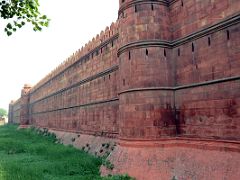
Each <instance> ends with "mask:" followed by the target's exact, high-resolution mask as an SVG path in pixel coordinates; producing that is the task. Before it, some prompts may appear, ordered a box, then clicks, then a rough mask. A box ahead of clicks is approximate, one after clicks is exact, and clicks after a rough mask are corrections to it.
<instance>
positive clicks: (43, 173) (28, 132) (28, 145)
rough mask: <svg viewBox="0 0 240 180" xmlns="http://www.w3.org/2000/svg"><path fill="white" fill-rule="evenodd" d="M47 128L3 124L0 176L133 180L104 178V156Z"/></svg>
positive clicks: (30, 179)
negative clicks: (64, 140)
mask: <svg viewBox="0 0 240 180" xmlns="http://www.w3.org/2000/svg"><path fill="white" fill-rule="evenodd" d="M56 140H57V139H56V136H55V135H53V134H52V133H49V132H48V131H47V129H44V130H41V131H40V130H37V129H34V128H31V129H24V130H17V126H14V125H5V126H2V127H0V157H1V158H0V179H6V180H7V179H9V180H13V179H14V180H15V179H16V180H26V179H27V180H42V179H44V180H59V179H60V180H75V179H76V180H93V179H94V180H132V178H130V177H129V176H127V175H123V176H122V175H116V176H109V177H101V176H100V172H99V168H100V166H101V165H102V163H103V162H102V159H101V158H97V157H94V156H92V155H90V154H87V153H86V152H84V151H81V150H78V149H75V148H73V147H66V146H64V145H62V144H59V143H55V142H56Z"/></svg>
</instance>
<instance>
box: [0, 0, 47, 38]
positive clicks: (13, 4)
mask: <svg viewBox="0 0 240 180" xmlns="http://www.w3.org/2000/svg"><path fill="white" fill-rule="evenodd" d="M0 18H3V19H6V20H11V22H9V23H8V24H7V26H6V27H5V29H4V31H5V32H6V33H7V35H8V36H10V35H12V33H13V32H15V31H16V30H17V29H20V28H21V27H22V26H24V25H25V24H27V23H28V24H31V25H32V27H33V30H34V31H41V30H42V28H43V27H48V24H49V19H48V17H47V16H46V15H42V14H41V13H40V11H39V2H38V0H0Z"/></svg>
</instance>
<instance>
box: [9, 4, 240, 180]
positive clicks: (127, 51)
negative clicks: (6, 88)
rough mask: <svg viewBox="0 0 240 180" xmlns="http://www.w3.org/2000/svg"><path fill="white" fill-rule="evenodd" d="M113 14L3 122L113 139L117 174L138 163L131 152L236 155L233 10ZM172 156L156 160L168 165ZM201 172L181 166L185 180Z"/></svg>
mask: <svg viewBox="0 0 240 180" xmlns="http://www.w3.org/2000/svg"><path fill="white" fill-rule="evenodd" d="M119 4H120V7H119V12H118V15H119V18H118V20H117V22H116V23H113V24H112V25H111V26H110V28H106V30H105V31H102V32H101V33H100V35H97V36H96V37H95V38H93V39H92V41H89V43H87V44H86V45H85V47H82V48H81V49H80V50H78V51H77V52H76V53H74V54H73V55H72V56H71V57H70V58H68V59H67V60H66V61H64V63H62V64H61V65H60V66H58V67H57V68H56V69H55V70H53V71H52V72H51V73H50V74H49V75H47V76H46V77H45V78H43V79H42V80H41V81H40V82H39V83H38V84H37V85H35V86H34V87H32V88H31V89H30V90H29V91H28V92H27V93H26V96H27V97H28V99H26V96H25V95H24V96H23V95H22V97H21V98H20V100H19V101H17V102H15V103H12V104H10V106H9V117H11V118H10V119H11V122H20V123H21V122H23V124H30V125H34V126H38V127H46V128H49V129H54V130H59V131H65V132H67V131H69V132H75V133H82V134H88V135H97V136H108V137H113V138H116V140H118V141H119V144H120V146H119V148H118V149H117V150H116V151H115V154H113V156H114V157H113V156H112V159H111V158H110V159H111V160H112V161H113V162H114V163H115V164H116V165H117V167H118V168H119V169H118V172H124V171H123V170H124V169H128V164H127V163H130V160H131V158H132V157H130V156H131V153H132V154H134V156H137V154H141V153H143V155H144V153H145V151H144V148H143V149H141V148H140V149H135V148H139V147H148V148H150V147H154V148H155V149H154V151H152V150H149V151H148V153H146V154H145V155H146V157H150V156H151V157H152V156H155V155H156V154H155V153H154V152H155V150H156V149H158V150H159V148H160V149H161V148H163V149H162V150H163V151H164V147H168V148H169V147H173V150H172V152H173V154H175V152H177V151H178V146H181V147H184V148H195V149H204V148H205V149H208V150H209V151H212V148H213V147H214V150H216V151H221V150H222V149H226V154H227V152H228V151H234V153H235V152H240V148H239V147H240V146H239V141H240V123H239V120H240V61H239V59H240V51H239V49H240V33H239V32H240V8H239V7H240V1H233V0H223V1H221V2H220V1H217V0H202V1H197V0H172V1H167V0H155V1H150V0H147V1H143V0H119ZM26 107H28V109H26ZM24 108H25V109H24ZM22 115H25V116H24V117H27V119H28V121H27V122H25V121H22V120H23V119H24V118H22ZM190 142H191V143H190ZM201 142H205V144H206V145H204V147H203V146H201V145H200V144H201ZM159 143H160V144H159ZM189 143H190V145H189ZM131 144H132V145H131ZM155 145H156V146H157V147H156V146H155ZM200 146H201V147H200ZM229 146H231V147H229ZM232 147H234V148H233V149H234V150H233V149H232ZM158 150H157V151H158ZM183 151H186V150H185V149H184V150H183ZM202 151H203V153H205V154H211V153H210V152H209V151H204V150H202ZM146 152H147V151H146ZM196 152H197V151H196ZM122 154H124V157H123V155H122ZM173 154H171V155H167V154H166V157H164V158H166V159H171V158H172V159H174V160H173V161H174V162H175V160H176V158H177V157H175V156H173ZM192 155H193V156H194V157H196V158H197V159H201V158H203V157H201V156H200V155H199V156H198V155H197V153H195V151H194V152H193V154H192ZM186 156H187V157H186V159H187V160H188V161H189V159H190V158H189V157H190V156H191V155H189V156H188V155H186ZM216 156H217V157H219V159H221V158H222V157H223V156H222V154H221V153H220V152H219V153H217V155H216ZM224 156H225V155H224ZM226 156H228V155H226ZM151 157H150V159H151ZM238 157H239V156H238ZM144 158H145V156H144V157H143V159H144ZM223 159H224V158H223ZM118 160H123V161H124V162H122V164H121V162H119V161H118ZM135 160H136V162H138V161H137V160H138V158H137V157H136V158H135ZM141 160H142V159H141ZM145 160H146V159H145ZM148 160H149V159H148ZM148 160H146V161H148ZM183 161H184V160H183ZM177 162H178V163H179V164H178V163H177ZM176 163H177V165H176V164H175V165H176V166H174V167H178V166H181V164H182V162H181V160H180V161H177V160H176ZM183 163H184V162H183ZM201 163H202V161H196V163H195V162H192V164H191V162H190V164H191V165H189V166H188V168H190V169H189V171H190V172H192V171H194V173H195V170H196V169H194V168H193V169H191V167H192V166H193V165H194V166H200V165H201ZM234 163H235V161H234V162H232V164H230V165H229V166H230V169H234V168H233V166H235V165H236V163H235V165H234ZM208 165H209V167H211V166H212V165H213V164H212V162H208ZM156 166H157V165H154V167H156ZM143 167H144V168H150V169H151V168H152V167H148V165H146V166H143ZM217 168H218V169H221V166H220V165H219V164H218V165H217ZM167 169H170V168H167ZM180 169H181V168H180ZM220 171H221V170H219V172H220ZM141 172H142V170H141ZM159 172H160V171H159ZM159 172H158V173H159ZM201 172H202V171H201ZM158 173H156V174H158ZM168 173H170V174H171V173H172V174H174V172H170V171H169V172H168ZM199 173H200V171H199ZM130 174H132V175H134V176H136V177H141V174H138V172H134V170H133V171H131V172H130ZM156 174H154V173H153V175H156ZM225 175H226V174H225ZM170 176H171V175H169V174H167V175H166V177H170ZM197 176H198V175H197ZM146 177H147V176H146ZM183 177H185V179H186V178H189V177H188V176H187V175H183ZM198 177H202V176H198ZM140 179H141V178H140ZM143 179H144V178H143ZM183 179H184V178H183ZM203 179H204V178H203Z"/></svg>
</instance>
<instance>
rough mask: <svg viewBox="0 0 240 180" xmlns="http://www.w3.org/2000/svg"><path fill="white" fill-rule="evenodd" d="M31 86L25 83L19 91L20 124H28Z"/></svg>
mask: <svg viewBox="0 0 240 180" xmlns="http://www.w3.org/2000/svg"><path fill="white" fill-rule="evenodd" d="M30 90H31V86H30V85H29V84H25V85H24V87H23V89H22V91H21V107H20V125H28V124H29V92H30Z"/></svg>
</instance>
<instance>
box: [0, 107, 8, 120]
mask: <svg viewBox="0 0 240 180" xmlns="http://www.w3.org/2000/svg"><path fill="white" fill-rule="evenodd" d="M4 116H7V111H6V110H5V109H3V108H0V118H1V117H4Z"/></svg>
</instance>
